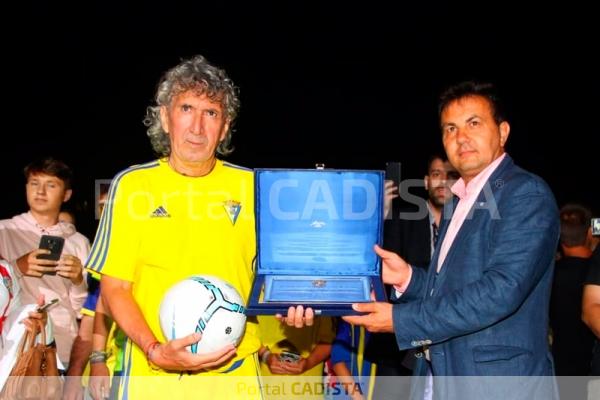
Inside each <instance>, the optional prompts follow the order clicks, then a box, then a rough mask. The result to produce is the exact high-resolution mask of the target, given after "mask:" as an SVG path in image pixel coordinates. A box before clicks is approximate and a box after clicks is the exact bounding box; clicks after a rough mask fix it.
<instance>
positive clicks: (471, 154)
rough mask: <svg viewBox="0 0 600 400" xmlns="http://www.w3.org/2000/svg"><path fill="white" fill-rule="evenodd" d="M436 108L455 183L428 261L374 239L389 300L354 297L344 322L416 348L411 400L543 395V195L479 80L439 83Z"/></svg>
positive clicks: (546, 271)
mask: <svg viewBox="0 0 600 400" xmlns="http://www.w3.org/2000/svg"><path fill="white" fill-rule="evenodd" d="M439 112H440V122H441V129H442V138H443V144H444V148H445V150H446V154H447V155H448V159H449V160H450V162H451V163H452V165H453V166H454V167H455V168H456V169H457V170H458V172H459V173H460V175H461V179H460V180H459V181H457V183H456V184H455V185H453V186H452V191H453V192H454V194H455V195H456V196H457V197H456V198H455V199H454V201H453V202H451V204H450V206H449V207H447V208H446V209H445V210H444V216H443V221H442V224H441V226H440V238H439V240H438V243H437V246H436V248H435V251H434V254H433V257H432V261H431V264H430V266H429V268H428V270H425V269H422V268H414V267H412V266H410V265H409V264H407V263H406V262H405V261H404V260H403V259H402V258H400V257H399V256H398V255H396V254H395V253H392V252H389V251H386V250H383V249H381V248H379V247H378V246H376V247H375V251H376V252H377V254H378V255H379V256H381V258H382V261H383V268H382V271H383V280H384V282H386V283H389V284H392V285H394V288H395V290H394V293H393V295H392V297H393V298H394V300H395V304H389V303H379V302H378V303H363V304H355V305H354V309H355V310H357V311H361V312H365V313H367V314H366V315H362V316H351V317H344V319H345V320H346V321H348V322H350V323H352V324H358V325H363V326H365V327H366V328H367V329H368V330H370V331H373V332H386V331H388V332H391V331H393V332H394V333H395V336H396V341H397V344H398V347H399V348H400V349H409V348H418V349H419V351H418V352H417V356H418V357H419V358H418V360H417V364H416V368H415V371H414V372H415V375H421V376H423V378H422V379H414V380H413V381H414V382H415V385H413V388H412V397H413V398H418V399H423V398H435V399H438V398H439V399H446V398H448V399H455V398H456V399H458V398H460V399H463V398H486V399H489V398H501V399H503V400H508V399H511V400H512V399H514V398H523V399H525V398H527V399H531V398H540V399H542V398H543V399H549V398H553V397H554V396H555V384H554V379H553V378H552V375H553V363H552V357H551V355H550V352H549V346H548V339H547V338H548V303H549V298H550V288H551V283H552V274H553V268H554V254H555V250H556V246H557V241H558V236H559V219H558V210H557V207H556V202H555V200H554V196H553V195H552V192H551V191H550V189H549V188H548V186H547V185H546V183H544V181H543V180H542V179H540V178H539V177H537V176H535V175H533V174H531V173H529V172H527V171H525V170H523V169H521V168H519V167H517V166H516V165H515V164H514V162H513V160H512V159H511V158H510V157H509V156H508V155H507V154H506V153H505V151H504V146H505V143H506V140H507V138H508V135H509V133H510V126H509V124H508V122H507V121H506V120H505V117H504V115H503V112H502V109H501V106H500V103H499V102H498V99H497V96H496V95H495V93H494V89H493V87H492V86H491V85H490V84H481V83H475V82H464V83H462V84H459V85H456V86H454V87H451V88H449V89H448V90H447V91H446V92H445V93H444V94H443V95H442V97H441V101H440V108H439ZM475 376H477V378H473V377H475ZM525 376H528V377H529V378H523V377H525ZM450 377H451V378H450ZM459 377H460V378H459ZM491 377H494V378H491ZM517 377H518V378H517ZM534 377H536V378H534ZM431 390H433V397H432V392H431Z"/></svg>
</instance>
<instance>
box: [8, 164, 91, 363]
mask: <svg viewBox="0 0 600 400" xmlns="http://www.w3.org/2000/svg"><path fill="white" fill-rule="evenodd" d="M24 174H25V179H26V184H25V192H26V197H27V204H28V205H29V211H27V212H26V213H23V214H20V215H17V216H15V217H13V218H11V219H5V220H2V221H0V254H2V255H3V256H4V257H5V258H6V259H7V260H9V261H10V262H11V263H12V264H13V265H14V266H16V267H17V268H15V271H14V272H15V279H16V280H17V281H18V283H19V286H20V287H21V301H22V303H23V304H28V303H36V301H37V299H38V296H39V295H40V294H44V295H45V297H46V301H48V302H49V301H51V300H54V299H59V302H58V304H56V305H54V306H52V307H51V308H49V309H48V314H49V315H50V318H51V319H52V321H53V324H54V336H55V338H56V346H57V351H58V356H59V359H60V361H61V363H62V364H63V365H64V366H65V368H66V367H67V365H68V363H69V355H70V353H71V347H72V345H73V341H74V339H75V337H76V336H77V330H78V328H77V318H78V316H79V311H80V309H81V306H82V305H83V302H84V301H85V298H86V296H87V285H86V283H85V279H84V277H85V275H86V274H85V272H84V271H83V266H82V263H83V261H85V259H86V258H87V255H88V253H89V249H90V244H89V241H88V239H87V238H86V237H85V236H83V235H82V234H80V233H77V232H76V230H75V229H74V227H73V225H72V224H70V223H65V222H59V214H60V210H61V206H62V205H63V203H65V202H67V201H68V200H69V199H70V198H71V195H72V188H71V179H72V175H73V174H72V171H71V169H70V168H69V167H68V166H67V165H66V164H65V163H64V162H62V161H60V160H57V159H54V158H44V159H41V160H38V161H34V162H32V163H30V164H29V165H27V167H25V169H24ZM42 236H46V238H45V239H44V240H41V239H42ZM63 240H64V244H61V242H62V241H63ZM40 245H41V247H47V249H41V248H40ZM61 246H64V247H63V248H62V249H61V248H60V247H61ZM61 250H62V251H61Z"/></svg>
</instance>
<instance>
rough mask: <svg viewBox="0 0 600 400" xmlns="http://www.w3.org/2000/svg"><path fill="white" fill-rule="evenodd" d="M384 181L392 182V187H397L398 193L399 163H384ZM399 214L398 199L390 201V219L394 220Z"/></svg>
mask: <svg viewBox="0 0 600 400" xmlns="http://www.w3.org/2000/svg"><path fill="white" fill-rule="evenodd" d="M385 179H386V180H388V181H393V182H394V185H395V186H396V187H398V193H400V162H398V161H389V162H387V163H385ZM399 213H400V197H396V198H395V199H394V200H392V216H391V217H392V218H395V217H396V216H397V215H398V214H399Z"/></svg>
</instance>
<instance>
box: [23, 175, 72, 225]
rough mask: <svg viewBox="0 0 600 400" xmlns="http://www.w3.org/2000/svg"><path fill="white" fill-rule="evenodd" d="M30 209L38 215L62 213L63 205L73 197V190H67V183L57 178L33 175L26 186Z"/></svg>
mask: <svg viewBox="0 0 600 400" xmlns="http://www.w3.org/2000/svg"><path fill="white" fill-rule="evenodd" d="M25 191H26V193H27V204H29V209H30V210H31V211H32V212H34V213H38V214H48V213H50V214H52V213H56V215H58V213H59V212H60V206H61V205H62V203H64V202H66V201H67V200H69V198H70V197H71V189H65V183H64V182H63V180H62V179H59V178H57V177H56V176H51V175H46V174H32V175H30V176H29V178H28V179H27V183H26V184H25Z"/></svg>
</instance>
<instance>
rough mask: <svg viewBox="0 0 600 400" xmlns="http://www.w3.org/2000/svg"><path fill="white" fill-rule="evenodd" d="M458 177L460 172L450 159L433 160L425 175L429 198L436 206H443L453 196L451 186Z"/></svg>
mask: <svg viewBox="0 0 600 400" xmlns="http://www.w3.org/2000/svg"><path fill="white" fill-rule="evenodd" d="M456 179H458V172H457V171H456V169H454V167H453V166H452V165H451V164H450V163H449V162H448V161H442V160H441V159H440V158H436V159H434V160H433V161H432V162H431V165H430V166H429V171H428V173H427V175H425V189H427V193H428V195H429V200H430V201H431V203H432V204H433V205H434V206H436V207H441V206H443V205H444V204H445V203H446V202H447V201H448V200H450V199H451V198H452V192H451V191H450V187H451V186H452V185H453V184H454V182H456Z"/></svg>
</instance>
